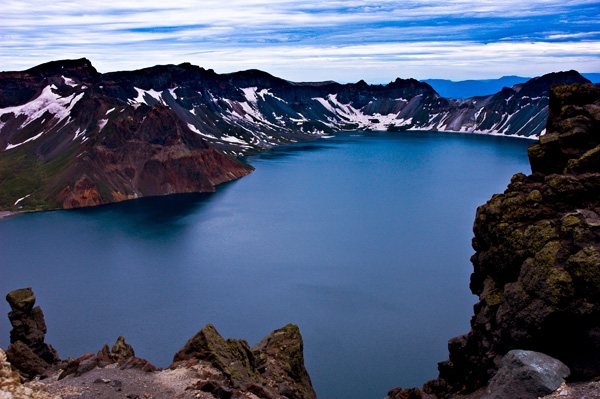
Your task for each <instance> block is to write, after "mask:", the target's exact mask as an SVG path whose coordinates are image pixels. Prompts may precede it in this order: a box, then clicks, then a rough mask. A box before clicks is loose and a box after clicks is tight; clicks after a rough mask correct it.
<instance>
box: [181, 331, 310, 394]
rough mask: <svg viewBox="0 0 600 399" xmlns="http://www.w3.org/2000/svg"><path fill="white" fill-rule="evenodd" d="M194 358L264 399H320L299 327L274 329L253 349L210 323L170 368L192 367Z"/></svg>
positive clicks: (192, 339)
mask: <svg viewBox="0 0 600 399" xmlns="http://www.w3.org/2000/svg"><path fill="white" fill-rule="evenodd" d="M194 359H197V360H198V361H205V362H209V363H210V364H211V365H212V366H213V367H215V368H217V369H218V370H220V371H221V372H222V373H223V375H224V376H225V377H226V378H227V380H228V384H229V385H230V386H231V387H233V388H234V389H237V390H239V391H252V392H253V393H254V394H255V395H257V396H259V397H261V398H271V397H274V398H277V397H287V398H289V399H316V394H315V391H314V389H313V387H312V384H311V381H310V377H309V376H308V373H307V371H306V368H305V367H304V356H303V342H302V336H301V335H300V331H299V330H298V327H296V326H294V325H291V324H289V325H287V326H285V327H283V328H281V329H279V330H275V331H273V332H272V333H271V334H270V335H269V336H268V337H266V338H264V339H263V340H262V341H261V342H259V343H258V344H257V345H255V346H254V347H253V348H252V349H250V347H249V345H248V343H247V342H246V341H245V340H239V341H238V340H234V339H231V338H230V339H227V340H225V339H224V338H223V337H221V335H220V334H219V333H218V332H217V330H216V329H215V327H214V326H212V325H210V324H209V325H207V326H206V327H204V328H203V329H202V330H200V331H199V332H198V333H197V334H196V335H195V336H193V337H192V338H191V339H190V340H189V341H188V342H187V343H186V344H185V345H184V346H183V348H181V349H180V350H179V351H178V352H177V353H176V354H175V356H174V357H173V364H172V365H171V366H170V368H173V367H180V366H184V367H186V366H189V365H190V364H191V363H190V362H192V361H193V360H194Z"/></svg>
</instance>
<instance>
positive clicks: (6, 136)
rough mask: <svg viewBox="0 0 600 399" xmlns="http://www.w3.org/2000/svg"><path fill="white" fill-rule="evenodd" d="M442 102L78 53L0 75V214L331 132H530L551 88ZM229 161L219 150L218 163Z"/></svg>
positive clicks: (83, 201)
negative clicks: (104, 66) (110, 64)
mask: <svg viewBox="0 0 600 399" xmlns="http://www.w3.org/2000/svg"><path fill="white" fill-rule="evenodd" d="M584 82H588V80H587V79H585V78H584V77H582V76H581V75H580V74H578V73H577V72H576V71H569V72H560V73H553V74H548V75H544V76H542V77H539V78H536V79H531V80H529V81H527V82H525V83H522V84H519V85H516V86H513V87H512V88H503V89H502V90H501V91H499V92H497V93H495V94H493V95H488V96H483V97H474V98H469V99H450V98H444V97H442V96H440V95H439V94H438V93H437V92H436V91H435V90H434V89H433V88H432V87H431V86H430V85H429V84H427V83H424V82H418V81H417V80H414V79H407V80H402V79H396V80H395V81H394V82H391V83H389V84H387V85H368V84H367V83H365V82H364V81H360V82H358V83H355V84H344V85H343V84H338V83H335V82H320V83H294V82H289V81H286V80H283V79H279V78H277V77H274V76H272V75H269V74H268V73H266V72H262V71H258V70H249V71H243V72H237V73H232V74H217V73H215V72H214V71H212V70H206V69H203V68H200V67H197V66H194V65H191V64H181V65H160V66H155V67H151V68H145V69H141V70H137V71H126V72H113V73H106V74H101V73H98V72H97V71H96V69H95V68H94V67H93V66H92V64H91V62H90V61H89V60H87V59H79V60H66V61H55V62H50V63H47V64H43V65H40V66H37V67H34V68H31V69H29V70H26V71H21V72H2V73H0V209H2V210H13V211H14V210H18V209H53V208H71V207H79V206H87V205H98V204H102V203H108V202H115V201H120V200H124V199H129V198H137V197H142V196H148V195H164V194H171V193H179V192H196V191H212V190H214V186H215V185H216V184H219V183H221V182H224V181H228V180H231V179H234V178H237V177H241V176H243V175H245V174H246V173H249V171H250V170H251V168H250V167H248V166H246V165H242V164H241V163H240V162H238V161H237V160H235V159H232V158H230V157H227V156H226V155H230V156H238V155H243V154H249V153H253V152H258V151H264V150H267V149H269V148H272V147H274V146H279V145H283V144H288V143H293V142H297V141H304V140H310V139H314V138H317V137H321V136H323V135H327V134H331V133H334V132H336V131H341V130H388V131H402V130H406V129H411V128H412V129H422V130H432V131H436V130H437V131H456V132H465V133H483V134H499V135H512V136H522V137H532V138H534V137H538V136H539V135H540V134H542V133H543V132H544V128H545V123H546V118H547V114H548V92H549V89H550V86H551V85H552V84H555V83H584ZM223 154H226V155H223Z"/></svg>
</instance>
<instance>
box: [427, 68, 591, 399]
mask: <svg viewBox="0 0 600 399" xmlns="http://www.w3.org/2000/svg"><path fill="white" fill-rule="evenodd" d="M552 78H554V77H552ZM539 83H540V82H533V84H532V85H531V86H536V85H538V84H539ZM525 89H526V88H525V87H524V88H523V89H522V90H525ZM551 93H552V94H551V97H550V110H551V111H550V117H549V118H548V124H547V129H548V133H547V134H546V135H544V136H542V138H541V139H540V141H539V142H536V143H534V144H532V145H531V146H530V147H529V150H528V155H529V160H530V163H531V168H532V171H533V173H532V174H531V175H529V176H525V175H523V174H517V175H515V176H513V178H512V181H511V183H510V184H509V185H508V188H507V190H506V191H505V192H504V193H503V194H496V195H494V196H493V197H492V198H491V199H490V200H489V201H488V202H487V203H486V204H484V205H482V206H480V207H479V208H478V209H477V215H476V217H475V223H474V226H473V230H474V233H475V238H474V240H473V247H474V249H475V251H476V253H475V254H474V255H473V256H472V258H471V261H472V263H473V266H474V272H473V274H472V275H471V291H472V292H473V293H474V294H476V295H478V296H479V302H478V303H477V304H476V305H475V306H474V311H475V314H474V316H473V318H472V319H471V331H470V332H469V333H468V334H465V335H462V336H459V337H456V338H453V339H451V340H450V341H449V343H448V348H449V352H450V356H449V360H447V361H444V362H442V363H440V364H439V370H440V376H439V379H437V380H434V381H431V382H429V383H428V384H426V386H425V390H426V391H427V392H433V393H436V394H438V396H439V397H445V395H446V394H447V393H448V392H458V391H465V390H466V391H471V390H475V389H477V388H480V387H482V386H485V385H486V383H487V382H488V380H489V379H490V377H492V376H493V375H494V373H495V372H496V371H497V370H498V367H499V365H500V363H501V360H502V358H503V357H504V356H505V355H506V354H507V352H509V351H510V350H512V349H527V350H534V351H538V352H543V353H545V354H547V355H550V356H552V357H555V358H556V359H559V360H560V361H562V362H563V363H565V364H566V365H567V366H568V367H569V368H570V370H571V378H572V379H574V380H578V379H579V380H585V379H591V378H594V377H596V376H597V375H598V373H599V372H600V360H599V359H600V356H599V355H600V340H599V339H598V337H599V336H600V324H599V322H598V320H600V319H599V316H600V275H599V273H598V265H599V264H600V252H599V251H600V248H599V245H598V244H599V239H598V238H599V233H600V230H599V227H600V204H599V201H598V198H599V194H600V169H599V165H600V162H599V160H600V158H599V156H600V155H599V154H600V113H599V112H598V110H599V109H600V89H599V88H598V87H596V86H594V85H591V84H584V85H580V84H574V85H558V86H554V87H553V88H552V91H551Z"/></svg>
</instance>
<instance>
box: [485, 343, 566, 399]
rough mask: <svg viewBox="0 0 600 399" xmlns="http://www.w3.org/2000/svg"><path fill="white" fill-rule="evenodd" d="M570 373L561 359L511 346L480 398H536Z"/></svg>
mask: <svg viewBox="0 0 600 399" xmlns="http://www.w3.org/2000/svg"><path fill="white" fill-rule="evenodd" d="M569 373H570V371H569V368H568V367H567V366H565V365H564V364H563V363H562V362H561V361H559V360H556V359H554V358H552V357H550V356H547V355H544V354H543V353H539V352H532V351H523V350H512V351H510V352H508V354H507V355H506V356H504V358H503V359H502V363H501V366H500V369H499V370H498V373H496V375H495V376H494V378H492V379H491V381H490V384H489V386H488V388H487V393H486V394H485V395H484V396H482V397H481V399H537V398H538V397H540V396H543V395H548V394H550V393H552V392H554V391H555V390H557V389H558V388H559V387H560V386H561V385H562V384H564V382H565V378H567V377H568V376H569Z"/></svg>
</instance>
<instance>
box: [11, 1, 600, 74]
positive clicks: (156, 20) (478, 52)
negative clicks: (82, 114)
mask: <svg viewBox="0 0 600 399" xmlns="http://www.w3.org/2000/svg"><path fill="white" fill-rule="evenodd" d="M3 3H4V4H3V7H2V8H3V12H2V14H1V15H0V69H2V70H11V69H22V68H26V67H30V66H33V65H35V64H37V63H39V62H44V61H48V60H51V59H61V58H68V57H82V56H85V57H88V58H90V59H91V60H92V62H93V63H94V64H95V65H97V67H98V68H99V69H100V70H103V71H110V70H116V69H121V68H127V69H132V68H141V67H144V66H150V65H154V64H156V63H178V62H184V61H188V62H192V63H195V64H199V65H202V66H205V67H212V68H215V69H216V70H217V71H220V72H225V71H234V70H240V69H244V68H250V67H252V68H260V69H264V70H267V71H269V72H271V73H274V74H280V75H282V76H283V77H286V78H288V79H294V80H313V79H315V80H316V79H338V80H358V79H360V78H363V77H364V78H370V79H371V80H373V79H376V78H375V76H379V77H380V78H379V79H377V80H380V81H381V80H383V79H391V78H393V77H394V75H404V76H407V75H406V73H412V74H414V76H415V77H419V78H426V77H449V78H461V77H462V76H466V77H474V76H480V77H495V76H497V75H498V74H519V75H524V74H528V75H532V74H534V75H539V74H540V73H543V72H547V70H545V68H546V67H550V66H551V67H552V70H556V69H571V68H580V69H582V70H583V71H587V72H591V71H595V70H599V69H600V66H598V62H597V61H598V59H597V57H598V55H599V54H598V50H597V49H598V43H599V42H600V19H599V18H598V15H600V4H599V3H598V2H596V1H588V0H562V1H559V0H531V1H528V2H523V1H521V0H518V1H517V0H496V1H490V0H479V1H473V0H452V1H447V2H439V1H438V0H436V1H433V0H421V1H415V0H413V1H411V0H407V1H403V2H398V1H395V0H394V1H391V0H390V1H388V0H377V1H361V0H349V1H334V0H325V1H309V2H297V1H288V0H276V1H266V0H244V1H241V0H230V1H228V2H224V1H222V0H219V1H217V0H205V1H203V2H202V3H198V2H196V1H189V0H183V1H178V2H177V3H173V2H165V1H163V0H160V1H158V0H149V1H145V2H122V1H113V0H109V1H105V2H98V1H90V0H83V1H77V2H74V1H61V0H58V1H55V2H47V1H40V0H32V1H28V2H23V1H14V0H5V1H4V2H3ZM385 71H387V72H386V73H384V72H385ZM532 71H533V72H532ZM535 71H539V72H537V73H536V72H535ZM405 72H406V73H405ZM382 74H383V76H382ZM473 74H475V75H473ZM325 75H328V76H325Z"/></svg>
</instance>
